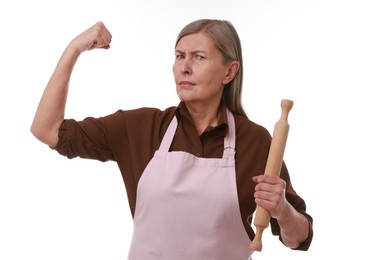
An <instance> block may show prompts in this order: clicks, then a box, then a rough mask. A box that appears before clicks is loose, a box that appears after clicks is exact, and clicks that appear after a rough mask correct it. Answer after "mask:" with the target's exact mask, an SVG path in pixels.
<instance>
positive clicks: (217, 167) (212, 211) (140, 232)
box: [128, 111, 253, 260]
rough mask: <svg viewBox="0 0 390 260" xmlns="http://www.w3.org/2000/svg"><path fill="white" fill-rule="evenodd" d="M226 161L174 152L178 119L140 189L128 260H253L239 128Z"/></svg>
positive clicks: (231, 123)
mask: <svg viewBox="0 0 390 260" xmlns="http://www.w3.org/2000/svg"><path fill="white" fill-rule="evenodd" d="M227 112H228V124H229V132H228V134H227V136H226V137H225V140H224V143H225V144H224V145H225V148H224V153H223V157H222V158H198V157H196V156H194V155H192V154H189V153H186V152H181V151H173V152H169V147H170V145H171V143H172V140H173V137H174V135H175V131H176V128H177V119H176V117H174V118H173V119H172V121H171V123H170V125H169V127H168V130H167V132H166V133H165V135H164V138H163V141H162V143H161V145H160V148H159V150H157V151H156V152H155V154H154V157H153V158H152V160H151V161H150V162H149V164H148V165H147V167H146V168H145V171H144V172H143V174H142V176H141V178H140V180H139V183H138V187H137V201H136V210H135V215H134V229H133V238H132V243H131V247H130V252H129V257H128V260H154V259H158V260H184V259H185V260H214V259H215V260H248V259H250V256H251V255H252V253H253V251H251V250H250V249H249V244H250V242H251V241H250V239H249V237H248V235H247V233H246V231H245V228H244V225H243V223H242V220H241V214H240V208H239V205H238V195H237V186H236V173H235V160H234V154H235V139H236V137H235V132H236V131H235V124H234V118H233V115H232V114H231V112H230V111H227Z"/></svg>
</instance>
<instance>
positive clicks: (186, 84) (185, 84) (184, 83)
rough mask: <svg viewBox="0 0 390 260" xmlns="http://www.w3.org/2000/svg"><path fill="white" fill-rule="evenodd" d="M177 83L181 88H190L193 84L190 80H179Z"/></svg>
mask: <svg viewBox="0 0 390 260" xmlns="http://www.w3.org/2000/svg"><path fill="white" fill-rule="evenodd" d="M179 85H180V87H182V88H190V87H192V86H194V85H195V83H192V82H190V81H180V83H179Z"/></svg>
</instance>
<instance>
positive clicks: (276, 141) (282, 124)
mask: <svg viewBox="0 0 390 260" xmlns="http://www.w3.org/2000/svg"><path fill="white" fill-rule="evenodd" d="M293 104H294V102H293V101H291V100H287V99H283V100H282V102H281V107H282V115H281V117H280V119H279V121H278V122H276V124H275V128H274V132H273V137H272V141H271V147H270V150H269V152H268V159H267V164H266V166H265V171H264V174H268V175H275V176H279V175H280V170H281V168H282V163H283V155H284V150H285V147H286V143H287V136H288V130H289V128H290V126H289V124H288V121H287V117H288V113H289V112H290V110H291V108H292V107H293ZM270 219H271V216H270V214H269V212H268V210H266V209H264V208H263V207H261V206H259V205H257V207H256V215H255V219H254V222H253V224H254V225H255V227H256V236H255V238H254V239H253V240H252V242H251V243H250V245H249V248H250V249H252V250H256V251H261V249H262V248H263V245H262V242H261V237H262V235H263V231H264V229H265V228H267V227H268V225H269V221H270Z"/></svg>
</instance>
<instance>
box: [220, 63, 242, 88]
mask: <svg viewBox="0 0 390 260" xmlns="http://www.w3.org/2000/svg"><path fill="white" fill-rule="evenodd" d="M239 69H240V63H239V62H238V61H236V60H234V61H232V62H230V64H229V66H228V67H227V72H226V76H225V78H224V79H223V81H222V83H223V84H224V85H226V84H228V83H229V82H230V81H232V80H233V79H234V77H235V76H236V74H237V72H238V70H239Z"/></svg>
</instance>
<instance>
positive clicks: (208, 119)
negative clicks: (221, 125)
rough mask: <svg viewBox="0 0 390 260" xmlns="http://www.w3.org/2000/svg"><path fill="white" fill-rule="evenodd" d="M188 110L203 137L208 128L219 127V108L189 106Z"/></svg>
mask: <svg viewBox="0 0 390 260" xmlns="http://www.w3.org/2000/svg"><path fill="white" fill-rule="evenodd" d="M186 106H187V109H188V111H189V112H190V114H191V117H192V119H193V120H194V123H195V127H196V130H197V131H198V134H199V135H201V134H202V133H203V132H204V130H206V128H207V127H208V126H217V125H218V120H219V114H220V113H219V105H218V106H194V105H193V104H187V103H186Z"/></svg>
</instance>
